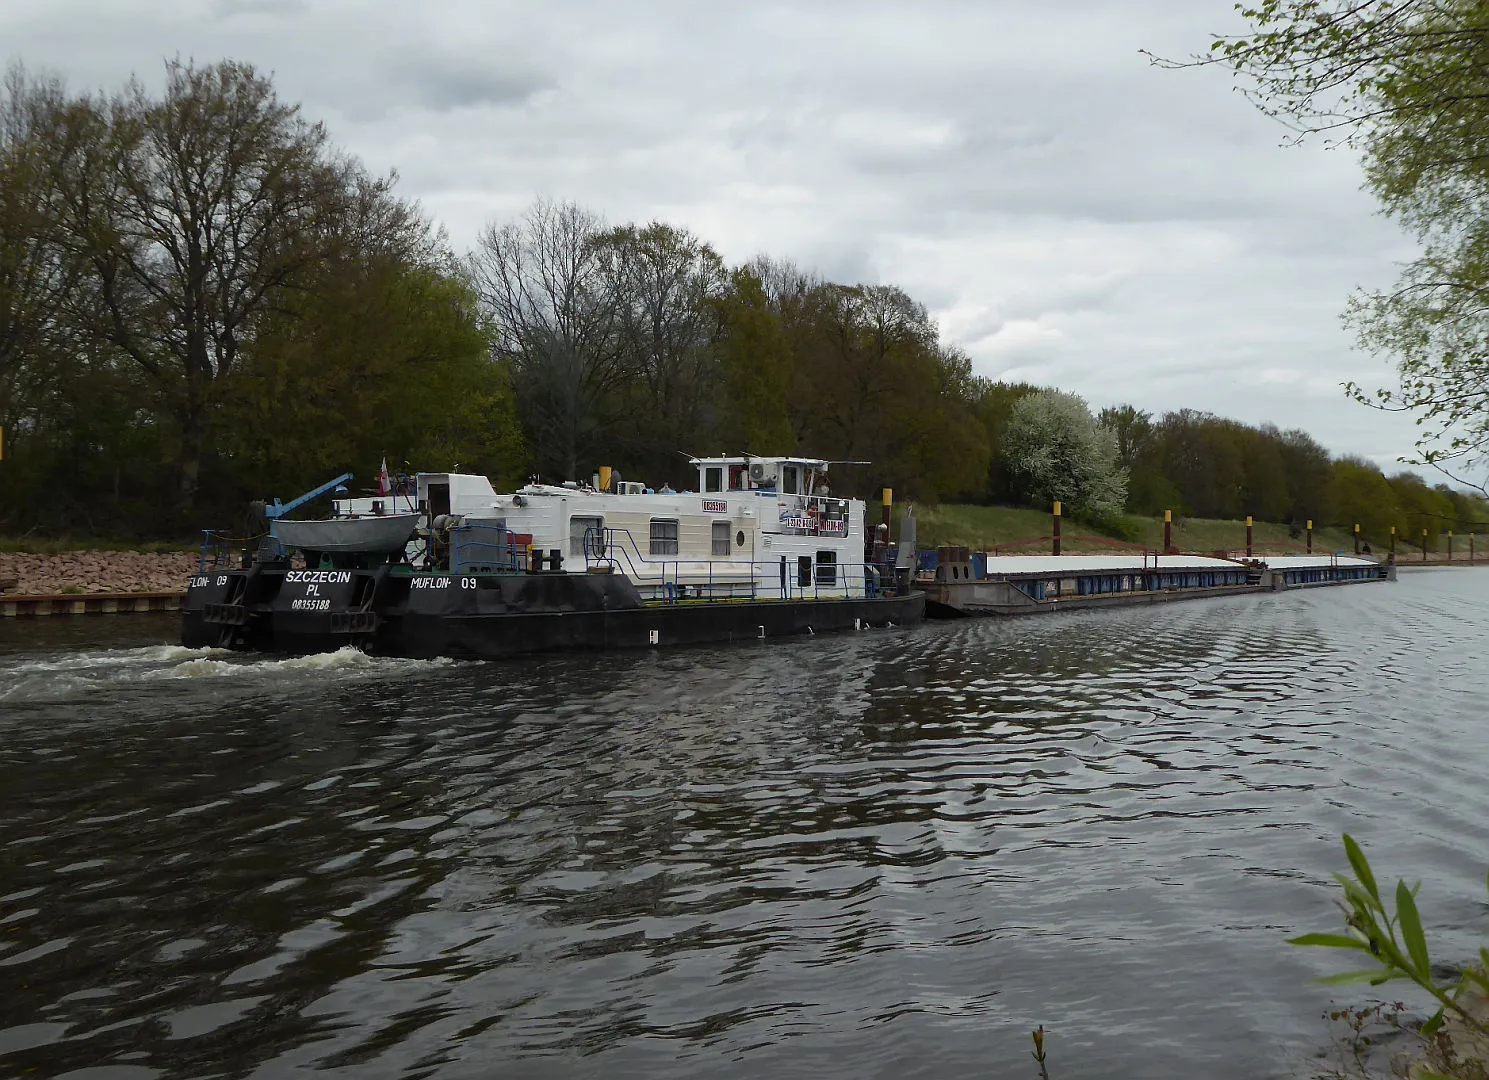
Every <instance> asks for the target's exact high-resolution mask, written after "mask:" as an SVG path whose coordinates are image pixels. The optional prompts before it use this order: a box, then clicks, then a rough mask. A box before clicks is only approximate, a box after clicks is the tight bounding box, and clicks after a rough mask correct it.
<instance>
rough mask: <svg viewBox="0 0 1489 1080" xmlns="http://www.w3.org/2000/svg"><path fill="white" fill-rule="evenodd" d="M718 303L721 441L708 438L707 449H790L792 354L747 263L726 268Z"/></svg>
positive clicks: (792, 442)
mask: <svg viewBox="0 0 1489 1080" xmlns="http://www.w3.org/2000/svg"><path fill="white" fill-rule="evenodd" d="M717 305H718V311H719V319H720V322H721V324H722V335H723V336H722V340H721V341H720V343H719V377H720V380H721V383H722V386H721V387H720V395H721V399H722V400H721V402H720V404H719V417H720V419H719V426H718V429H717V437H718V438H719V439H721V440H722V441H721V442H718V443H709V444H708V446H707V447H706V449H707V452H710V453H719V452H725V451H728V452H740V451H743V452H747V453H754V454H785V453H790V452H791V451H793V450H794V449H795V448H796V433H795V432H794V431H793V430H792V428H791V421H790V417H789V412H788V404H789V403H788V400H787V398H788V395H789V393H790V390H791V383H792V376H793V373H794V368H793V360H794V358H793V355H792V351H791V345H790V342H789V341H788V339H787V337H786V328H785V325H784V323H783V321H782V318H781V314H780V312H779V311H778V310H777V309H776V308H775V307H774V306H773V305H772V304H771V303H770V299H769V297H768V296H767V295H766V292H765V284H764V282H763V281H762V280H761V278H760V276H759V274H758V273H757V272H756V271H755V270H754V269H752V268H751V267H749V266H743V267H740V268H739V269H737V270H735V271H734V272H733V273H731V274H730V277H729V289H728V291H727V292H726V293H725V294H724V295H723V296H721V297H720V298H719V299H718V301H717Z"/></svg>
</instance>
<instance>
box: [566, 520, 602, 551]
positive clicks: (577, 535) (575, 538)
mask: <svg viewBox="0 0 1489 1080" xmlns="http://www.w3.org/2000/svg"><path fill="white" fill-rule="evenodd" d="M586 539H587V540H588V542H589V554H591V555H593V556H595V557H596V558H599V557H600V556H603V555H604V554H605V519H604V518H602V517H580V516H578V515H576V516H574V517H571V518H569V554H570V555H576V556H578V557H579V558H581V559H582V558H584V554H585V551H584V545H585V541H586Z"/></svg>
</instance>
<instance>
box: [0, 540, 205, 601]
mask: <svg viewBox="0 0 1489 1080" xmlns="http://www.w3.org/2000/svg"><path fill="white" fill-rule="evenodd" d="M196 566H197V556H196V555H195V553H193V552H189V551H159V552H143V551H69V552H65V553H63V554H60V555H26V554H15V553H9V552H0V589H3V591H4V592H6V593H10V594H13V595H38V594H53V593H64V592H65V593H127V592H185V591H186V579H187V577H189V576H190V575H191V573H192V572H193V571H194V570H195V569H196Z"/></svg>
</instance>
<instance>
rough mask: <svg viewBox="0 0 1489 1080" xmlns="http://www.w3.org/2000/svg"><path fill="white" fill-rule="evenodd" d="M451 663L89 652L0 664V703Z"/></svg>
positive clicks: (170, 649) (164, 648)
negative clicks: (211, 681)
mask: <svg viewBox="0 0 1489 1080" xmlns="http://www.w3.org/2000/svg"><path fill="white" fill-rule="evenodd" d="M452 663H454V661H450V660H404V659H393V658H388V657H377V656H369V655H367V654H366V653H364V652H361V651H359V650H357V649H354V648H351V647H349V646H348V647H344V648H341V649H338V650H336V651H335V652H328V653H316V654H312V655H309V656H292V657H282V658H278V659H273V658H266V657H264V656H262V655H261V654H259V655H249V654H243V653H235V652H232V651H230V650H227V649H206V648H204V649H190V648H186V647H184V646H180V645H155V646H149V647H146V648H138V649H110V650H92V651H84V652H78V653H73V654H70V655H67V656H63V657H60V658H59V657H56V656H55V655H54V656H50V657H47V658H46V659H37V658H27V657H5V658H0V702H6V703H11V704H19V703H44V702H57V701H67V700H72V699H76V698H79V697H83V696H87V695H90V694H96V693H99V692H117V691H120V690H127V689H130V688H133V689H138V690H144V689H147V688H149V687H157V688H158V687H160V685H161V684H162V683H169V682H174V681H178V680H199V679H226V680H242V681H248V682H255V681H262V680H264V679H274V680H283V679H285V678H294V677H295V676H297V675H299V676H302V677H303V675H304V674H306V673H311V674H317V675H322V676H327V675H329V676H333V677H362V678H388V677H396V676H399V675H406V674H412V673H414V672H417V671H421V670H427V669H430V668H433V667H440V666H445V665H448V664H452Z"/></svg>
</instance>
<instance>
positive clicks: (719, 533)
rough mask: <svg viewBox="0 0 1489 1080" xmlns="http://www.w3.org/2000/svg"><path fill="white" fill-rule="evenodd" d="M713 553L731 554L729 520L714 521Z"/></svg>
mask: <svg viewBox="0 0 1489 1080" xmlns="http://www.w3.org/2000/svg"><path fill="white" fill-rule="evenodd" d="M713 553H714V554H715V555H728V554H729V523H728V522H727V521H715V522H714V523H713Z"/></svg>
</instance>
